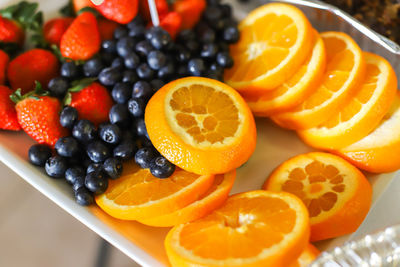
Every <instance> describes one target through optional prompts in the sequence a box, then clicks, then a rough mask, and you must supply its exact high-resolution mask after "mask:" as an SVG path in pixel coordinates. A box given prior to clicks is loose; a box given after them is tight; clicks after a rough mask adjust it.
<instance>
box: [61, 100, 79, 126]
mask: <svg viewBox="0 0 400 267" xmlns="http://www.w3.org/2000/svg"><path fill="white" fill-rule="evenodd" d="M77 120H78V111H77V110H76V109H75V108H73V107H69V106H67V107H65V108H64V109H63V110H62V111H61V114H60V124H61V126H62V127H65V128H68V129H72V127H74V124H75V123H76V121H77Z"/></svg>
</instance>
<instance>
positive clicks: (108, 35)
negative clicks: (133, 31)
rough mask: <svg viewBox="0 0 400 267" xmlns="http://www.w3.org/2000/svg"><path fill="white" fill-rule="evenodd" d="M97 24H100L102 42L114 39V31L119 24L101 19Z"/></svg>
mask: <svg viewBox="0 0 400 267" xmlns="http://www.w3.org/2000/svg"><path fill="white" fill-rule="evenodd" d="M97 22H98V24H99V31H100V37H101V40H102V41H104V40H110V39H112V38H113V36H114V31H115V29H116V28H117V27H118V23H116V22H115V21H111V20H108V19H99V20H98V21H97Z"/></svg>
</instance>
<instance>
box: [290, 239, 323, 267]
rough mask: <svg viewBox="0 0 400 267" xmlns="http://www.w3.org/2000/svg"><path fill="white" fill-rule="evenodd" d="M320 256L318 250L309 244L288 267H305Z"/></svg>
mask: <svg viewBox="0 0 400 267" xmlns="http://www.w3.org/2000/svg"><path fill="white" fill-rule="evenodd" d="M319 254H320V252H319V250H318V249H317V248H316V247H314V246H313V245H311V244H308V246H307V247H306V249H305V250H304V251H303V252H302V253H301V255H300V257H299V258H298V259H297V260H296V261H295V262H294V263H292V265H290V267H307V266H309V265H310V264H311V263H312V262H313V261H314V260H315V259H316V258H317V257H318V255H319Z"/></svg>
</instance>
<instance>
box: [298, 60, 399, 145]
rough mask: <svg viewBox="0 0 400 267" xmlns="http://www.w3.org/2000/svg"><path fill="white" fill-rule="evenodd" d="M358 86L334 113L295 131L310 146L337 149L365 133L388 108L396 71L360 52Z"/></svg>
mask: <svg viewBox="0 0 400 267" xmlns="http://www.w3.org/2000/svg"><path fill="white" fill-rule="evenodd" d="M364 59H365V63H366V73H365V78H364V81H363V84H362V86H360V88H359V90H358V91H357V92H356V93H355V95H353V96H352V97H351V98H350V99H349V101H348V102H347V103H346V104H345V105H344V106H343V107H342V108H341V110H340V111H339V112H337V113H333V114H332V115H331V116H330V117H329V119H328V120H327V121H325V122H324V123H322V124H320V125H318V126H317V127H314V128H311V129H307V130H302V131H299V132H298V134H299V136H300V137H301V138H302V139H303V141H304V142H306V143H307V144H309V145H310V146H313V147H316V148H321V149H338V148H343V147H345V146H347V145H350V144H352V143H354V142H356V141H358V140H360V139H362V138H363V137H365V136H367V135H368V133H370V132H371V131H372V130H373V129H374V128H375V127H376V126H377V125H378V124H379V122H380V121H381V120H382V118H383V116H385V114H386V113H387V111H388V110H389V108H390V106H391V104H392V102H393V99H394V96H395V95H396V91H397V78H396V74H395V72H394V70H393V68H392V66H391V65H390V63H389V62H387V60H386V59H384V58H383V57H380V56H378V55H375V54H372V53H368V52H364Z"/></svg>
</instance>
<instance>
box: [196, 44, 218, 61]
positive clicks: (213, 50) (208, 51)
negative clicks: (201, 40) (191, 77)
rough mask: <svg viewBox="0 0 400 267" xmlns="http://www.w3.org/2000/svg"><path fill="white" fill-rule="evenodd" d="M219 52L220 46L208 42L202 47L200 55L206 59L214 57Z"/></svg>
mask: <svg viewBox="0 0 400 267" xmlns="http://www.w3.org/2000/svg"><path fill="white" fill-rule="evenodd" d="M217 53H218V46H217V45H216V44H214V43H207V44H204V45H203V48H202V49H201V52H200V56H201V57H202V58H205V59H212V58H215V56H216V55H217Z"/></svg>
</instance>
